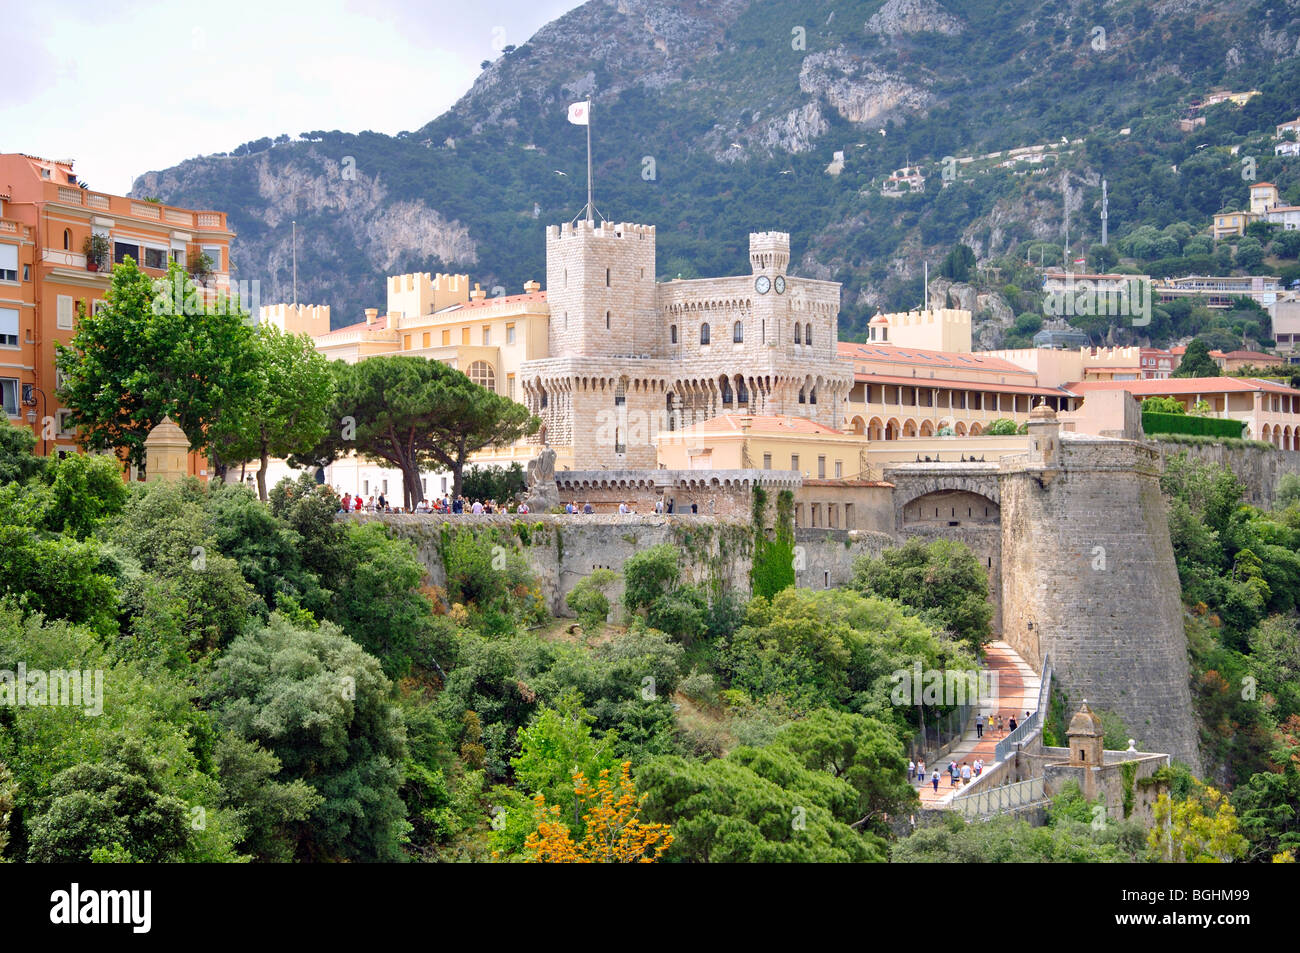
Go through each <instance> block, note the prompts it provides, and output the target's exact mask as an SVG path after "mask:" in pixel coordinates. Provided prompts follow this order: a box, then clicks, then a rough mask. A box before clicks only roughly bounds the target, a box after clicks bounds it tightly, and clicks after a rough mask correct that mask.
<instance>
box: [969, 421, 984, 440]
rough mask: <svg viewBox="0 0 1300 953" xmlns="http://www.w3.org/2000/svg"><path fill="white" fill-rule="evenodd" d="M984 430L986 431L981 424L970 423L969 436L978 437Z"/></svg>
mask: <svg viewBox="0 0 1300 953" xmlns="http://www.w3.org/2000/svg"><path fill="white" fill-rule="evenodd" d="M983 432H984V431H983V429H982V428H981V427H980V425H979V424H971V425H970V434H969V435H968V436H971V437H978V436H979V435H980V434H982V433H983Z"/></svg>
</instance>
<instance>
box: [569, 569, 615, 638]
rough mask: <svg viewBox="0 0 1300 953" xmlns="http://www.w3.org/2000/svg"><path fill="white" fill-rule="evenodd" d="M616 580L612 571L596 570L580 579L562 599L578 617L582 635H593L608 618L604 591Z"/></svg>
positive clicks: (607, 601)
mask: <svg viewBox="0 0 1300 953" xmlns="http://www.w3.org/2000/svg"><path fill="white" fill-rule="evenodd" d="M617 578H618V574H617V573H616V572H614V570H612V569H597V570H595V571H594V572H592V574H591V575H590V576H587V577H586V578H585V579H582V580H580V581H579V582H578V584H577V585H576V586H574V587H573V589H572V590H571V591H570V592H569V594H568V595H567V596H565V598H564V603H565V605H567V606H568V607H569V608H570V609H572V610H573V612H574V614H575V615H577V617H578V624H579V625H580V626H582V632H583V634H584V635H595V634H596V633H597V632H599V631H600V629H601V627H603V626H604V624H605V620H606V619H607V618H608V617H609V597H608V596H607V595H606V594H605V590H606V589H607V588H608V587H609V586H610V584H611V583H613V582H614V580H615V579H617Z"/></svg>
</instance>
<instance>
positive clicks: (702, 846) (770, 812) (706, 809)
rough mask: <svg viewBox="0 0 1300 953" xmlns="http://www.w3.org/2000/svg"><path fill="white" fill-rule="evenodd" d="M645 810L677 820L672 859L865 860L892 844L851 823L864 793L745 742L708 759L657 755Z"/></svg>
mask: <svg viewBox="0 0 1300 953" xmlns="http://www.w3.org/2000/svg"><path fill="white" fill-rule="evenodd" d="M637 788H638V790H640V791H642V792H643V793H644V795H645V806H644V808H643V815H644V816H645V817H646V818H647V819H648V820H652V821H657V822H660V823H670V824H672V826H673V836H674V838H675V840H674V843H673V846H672V848H671V849H670V850H669V852H668V855H667V856H668V857H670V858H675V859H678V860H684V861H688V862H695V863H864V862H880V861H883V860H884V859H885V854H884V842H883V841H882V840H881V839H880V838H879V837H876V836H874V835H873V834H870V833H858V832H857V831H856V830H854V829H853V828H852V827H851V826H850V825H851V824H853V823H854V822H856V821H857V820H858V816H857V809H858V804H859V800H860V795H859V792H858V791H856V790H855V789H854V788H853V786H852V785H851V784H849V782H847V781H845V780H843V779H842V778H836V777H832V776H831V775H830V774H828V773H827V772H826V771H823V770H820V769H811V768H807V767H805V766H804V765H803V764H802V763H801V762H800V759H799V758H798V757H797V756H796V755H795V754H794V753H793V752H791V751H789V750H788V749H786V748H783V747H780V746H777V745H773V746H770V747H767V748H751V747H741V748H737V749H736V750H734V751H732V752H731V753H730V754H728V755H727V756H726V757H725V758H718V759H715V760H713V761H708V762H705V763H699V762H692V761H687V760H685V759H683V758H679V757H664V758H655V759H652V760H651V761H649V762H648V763H647V764H645V765H644V766H643V767H642V768H641V769H640V770H639V771H638V772H637Z"/></svg>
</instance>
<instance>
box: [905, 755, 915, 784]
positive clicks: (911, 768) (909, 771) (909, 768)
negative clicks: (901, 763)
mask: <svg viewBox="0 0 1300 953" xmlns="http://www.w3.org/2000/svg"><path fill="white" fill-rule="evenodd" d="M914 774H916V762H915V761H913V760H912V759H911V758H908V759H907V777H908V778H909V779H910V778H911V777H912V775H914Z"/></svg>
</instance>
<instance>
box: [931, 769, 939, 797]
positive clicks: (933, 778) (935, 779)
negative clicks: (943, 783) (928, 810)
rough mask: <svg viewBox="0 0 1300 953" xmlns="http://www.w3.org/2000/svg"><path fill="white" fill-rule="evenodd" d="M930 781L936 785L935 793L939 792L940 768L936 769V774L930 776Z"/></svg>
mask: <svg viewBox="0 0 1300 953" xmlns="http://www.w3.org/2000/svg"><path fill="white" fill-rule="evenodd" d="M930 783H931V784H933V785H934V793H935V794H938V793H939V769H938V768H935V769H934V774H933V775H931V777H930Z"/></svg>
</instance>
